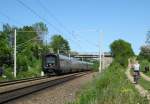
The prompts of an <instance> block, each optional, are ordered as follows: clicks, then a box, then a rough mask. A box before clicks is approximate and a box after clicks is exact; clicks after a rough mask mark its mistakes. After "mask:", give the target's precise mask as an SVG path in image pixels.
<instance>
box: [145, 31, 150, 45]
mask: <svg viewBox="0 0 150 104" xmlns="http://www.w3.org/2000/svg"><path fill="white" fill-rule="evenodd" d="M145 43H146V44H147V45H150V31H148V33H147V35H146V41H145Z"/></svg>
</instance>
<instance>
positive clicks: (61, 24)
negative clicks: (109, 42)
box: [38, 0, 82, 49]
mask: <svg viewBox="0 0 150 104" xmlns="http://www.w3.org/2000/svg"><path fill="white" fill-rule="evenodd" d="M38 3H39V4H40V6H41V7H42V8H43V10H45V11H46V12H47V13H48V14H49V15H50V17H52V18H53V19H54V20H55V21H56V22H57V24H58V25H59V26H60V27H62V28H63V29H64V30H65V31H66V32H67V33H68V34H70V35H71V36H72V37H73V38H76V37H74V36H73V34H72V32H70V31H69V30H68V29H67V28H66V27H65V25H63V23H61V22H60V20H59V19H58V18H57V17H56V16H54V15H53V13H52V12H51V11H50V10H49V9H48V8H47V7H46V6H45V5H44V4H43V3H42V2H41V1H40V0H39V2H38ZM68 36H69V35H68ZM70 40H72V41H74V42H75V44H76V43H77V44H78V47H80V48H81V45H80V44H79V43H80V41H79V40H78V39H77V42H76V41H75V40H73V39H71V38H70ZM81 49H82V48H81Z"/></svg>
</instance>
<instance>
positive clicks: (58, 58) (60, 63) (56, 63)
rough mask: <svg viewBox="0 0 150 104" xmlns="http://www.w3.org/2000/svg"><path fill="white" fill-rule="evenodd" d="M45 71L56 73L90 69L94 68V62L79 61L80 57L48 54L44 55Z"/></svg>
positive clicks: (47, 73) (48, 73)
mask: <svg viewBox="0 0 150 104" xmlns="http://www.w3.org/2000/svg"><path fill="white" fill-rule="evenodd" d="M42 67H43V72H44V74H46V75H51V74H52V73H54V74H56V75H61V74H67V73H74V72H81V71H88V70H91V69H92V63H89V62H85V61H79V60H78V59H75V58H72V57H67V56H64V55H60V54H52V53H49V54H46V55H44V56H43V64H42Z"/></svg>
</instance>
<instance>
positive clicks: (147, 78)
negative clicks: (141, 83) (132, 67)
mask: <svg viewBox="0 0 150 104" xmlns="http://www.w3.org/2000/svg"><path fill="white" fill-rule="evenodd" d="M140 75H141V77H143V78H144V80H147V81H150V77H148V76H147V75H145V74H143V73H142V72H140Z"/></svg>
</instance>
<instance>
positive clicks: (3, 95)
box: [0, 72, 89, 104]
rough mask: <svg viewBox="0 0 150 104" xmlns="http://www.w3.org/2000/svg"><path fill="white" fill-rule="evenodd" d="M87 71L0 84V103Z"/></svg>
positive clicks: (78, 75) (59, 82)
mask: <svg viewBox="0 0 150 104" xmlns="http://www.w3.org/2000/svg"><path fill="white" fill-rule="evenodd" d="M87 73H89V72H81V73H74V74H69V75H63V76H58V77H51V78H44V79H38V80H42V81H40V82H38V83H37V82H36V83H30V82H33V80H32V81H29V82H27V81H25V80H23V82H19V80H18V82H16V83H15V82H14V83H13V85H10V84H8V83H7V85H4V86H0V104H2V103H5V102H9V101H11V100H15V99H17V98H19V97H22V96H25V95H28V94H32V93H34V92H37V91H40V90H42V89H45V88H48V87H51V86H54V85H58V84H61V83H63V82H66V81H69V80H72V79H74V78H77V77H80V76H83V75H85V74H87ZM28 80H29V79H28ZM35 80H36V81H38V80H37V79H35ZM35 80H34V81H35ZM43 80H44V81H43ZM11 83H12V82H11ZM27 83H30V84H27ZM20 84H24V85H23V86H20V87H18V86H19V85H20ZM11 88H12V89H11ZM1 89H2V90H1Z"/></svg>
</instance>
